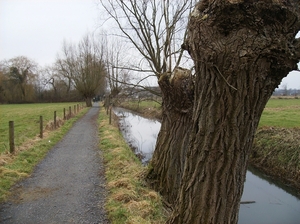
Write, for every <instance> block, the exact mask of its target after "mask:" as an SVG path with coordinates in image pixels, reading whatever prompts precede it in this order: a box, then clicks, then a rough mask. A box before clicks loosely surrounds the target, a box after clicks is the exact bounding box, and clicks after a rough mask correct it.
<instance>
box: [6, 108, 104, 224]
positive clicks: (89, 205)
mask: <svg viewBox="0 0 300 224" xmlns="http://www.w3.org/2000/svg"><path fill="white" fill-rule="evenodd" d="M98 114H99V108H97V107H93V108H91V109H90V110H89V111H88V112H87V114H86V115H84V116H83V117H82V118H81V119H80V120H78V121H77V122H76V123H75V125H74V126H73V127H72V129H71V130H70V131H69V132H68V133H67V135H66V136H65V137H64V138H63V140H62V141H61V142H59V143H58V144H57V145H56V146H55V147H54V148H52V149H51V150H50V151H49V153H48V155H47V156H46V158H45V159H44V160H43V161H42V162H41V163H40V164H38V165H37V167H36V168H35V171H34V172H33V174H32V175H31V177H29V178H27V179H25V180H24V181H22V182H20V183H18V184H17V185H16V186H15V187H14V188H13V189H12V190H13V194H12V197H11V198H10V199H9V200H8V201H7V202H6V203H4V204H0V223H23V224H25V223H35V224H36V223H43V224H44V223H45V224H46V223H103V224H105V223H109V221H108V219H107V216H106V212H105V210H104V203H105V195H106V190H105V177H104V167H103V164H102V160H101V155H100V150H99V149H98V143H99V139H98V126H97V118H98Z"/></svg>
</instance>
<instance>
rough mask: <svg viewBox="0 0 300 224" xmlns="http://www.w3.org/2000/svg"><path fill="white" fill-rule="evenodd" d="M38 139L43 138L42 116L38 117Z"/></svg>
mask: <svg viewBox="0 0 300 224" xmlns="http://www.w3.org/2000/svg"><path fill="white" fill-rule="evenodd" d="M40 138H43V116H40Z"/></svg>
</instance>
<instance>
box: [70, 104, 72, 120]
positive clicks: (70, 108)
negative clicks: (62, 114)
mask: <svg viewBox="0 0 300 224" xmlns="http://www.w3.org/2000/svg"><path fill="white" fill-rule="evenodd" d="M71 114H72V109H71V106H69V119H70V118H71Z"/></svg>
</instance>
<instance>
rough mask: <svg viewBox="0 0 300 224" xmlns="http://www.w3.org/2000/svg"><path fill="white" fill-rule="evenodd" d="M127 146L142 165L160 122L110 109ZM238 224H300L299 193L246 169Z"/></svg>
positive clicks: (151, 151)
mask: <svg viewBox="0 0 300 224" xmlns="http://www.w3.org/2000/svg"><path fill="white" fill-rule="evenodd" d="M114 113H115V114H116V115H117V116H118V117H119V118H120V120H119V122H120V127H121V131H122V134H123V136H124V138H125V140H126V141H127V143H128V144H129V145H130V146H131V147H132V148H134V149H135V153H136V154H137V155H138V156H139V157H140V158H141V160H142V162H143V163H144V164H147V162H148V161H149V160H150V159H151V157H152V154H153V151H154V148H155V144H156V139H157V135H158V132H159V130H160V122H158V121H155V120H150V119H146V118H143V117H141V116H138V115H136V114H134V113H132V112H130V111H128V110H125V109H123V108H114ZM242 201H255V203H252V204H241V206H240V212H239V222H238V223H239V224H300V196H299V192H297V191H295V190H293V189H291V188H288V187H287V186H285V185H282V184H280V183H278V182H275V181H274V180H272V179H271V178H269V177H268V176H266V175H264V174H262V173H260V172H259V171H257V170H255V169H253V168H249V169H248V171H247V175H246V182H245V184H244V193H243V196H242Z"/></svg>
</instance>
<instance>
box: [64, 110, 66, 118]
mask: <svg viewBox="0 0 300 224" xmlns="http://www.w3.org/2000/svg"><path fill="white" fill-rule="evenodd" d="M64 120H66V108H64Z"/></svg>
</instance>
